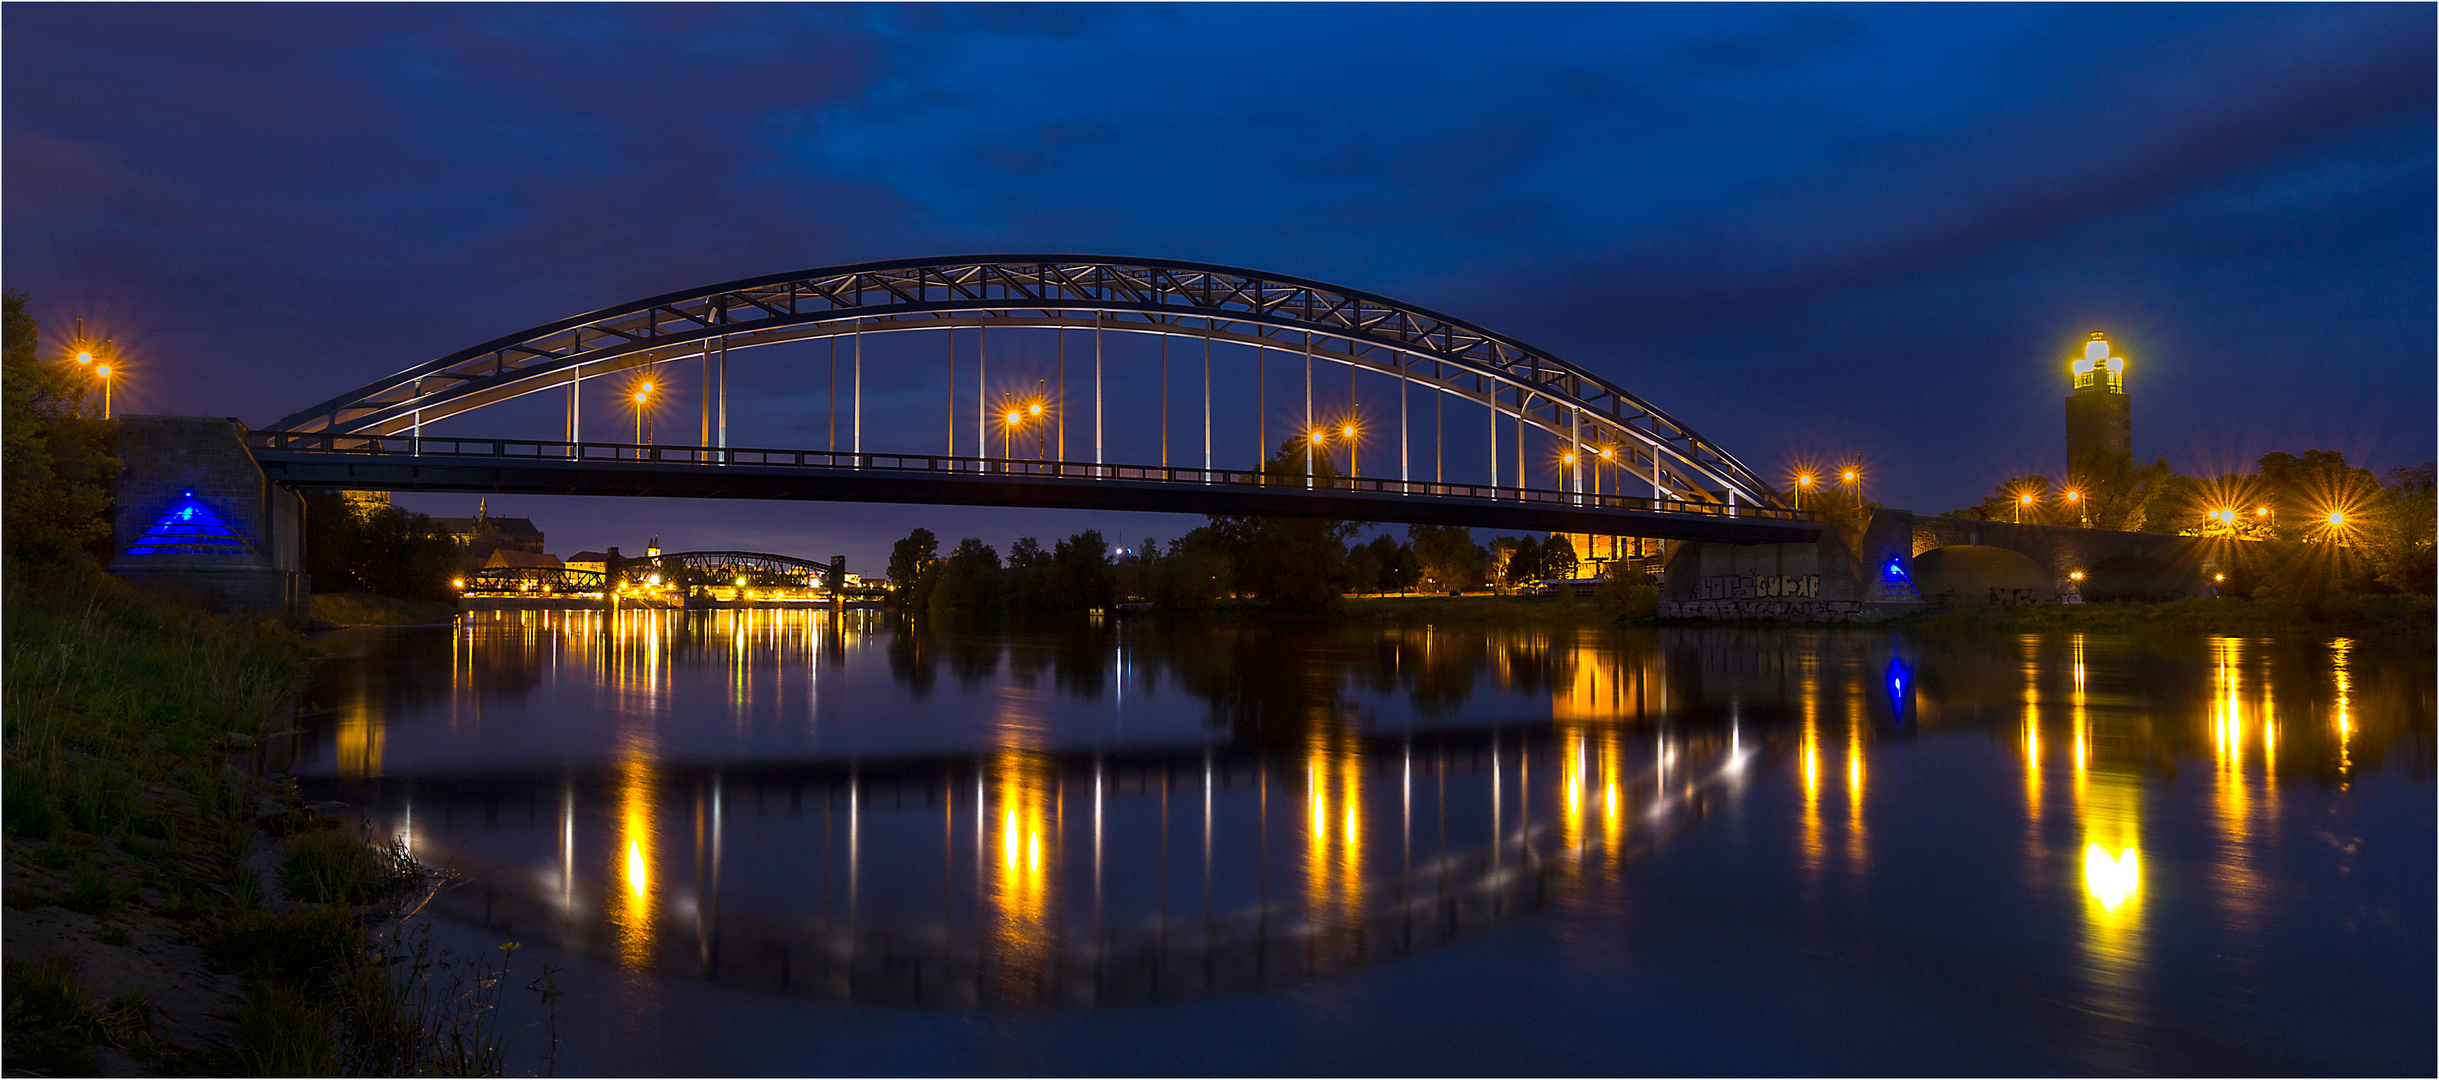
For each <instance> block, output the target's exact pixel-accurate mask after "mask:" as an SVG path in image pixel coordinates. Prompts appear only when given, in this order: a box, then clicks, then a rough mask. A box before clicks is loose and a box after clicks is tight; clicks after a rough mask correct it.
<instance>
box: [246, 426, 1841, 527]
mask: <svg viewBox="0 0 2439 1080" xmlns="http://www.w3.org/2000/svg"><path fill="white" fill-rule="evenodd" d="M246 445H247V446H248V447H249V448H251V449H254V450H266V451H274V452H280V453H309V454H310V453H326V454H347V455H361V454H377V455H395V456H398V457H402V458H417V457H438V458H460V459H463V458H507V459H512V460H530V461H535V462H571V463H578V464H583V463H601V464H617V463H628V464H643V465H677V466H714V467H717V466H730V465H736V466H759V467H777V468H795V469H823V470H835V471H880V472H903V473H922V474H931V475H938V474H943V473H947V474H958V475H971V476H974V477H977V478H999V477H1006V478H1022V479H1036V480H1050V481H1062V480H1082V481H1093V480H1101V481H1113V480H1114V481H1126V482H1132V483H1158V484H1179V485H1190V484H1199V485H1205V486H1222V485H1225V486H1234V487H1270V488H1287V489H1291V490H1292V489H1297V488H1302V489H1306V490H1311V491H1329V492H1351V493H1356V494H1375V495H1400V496H1419V497H1427V498H1443V499H1482V500H1486V501H1496V502H1511V503H1526V504H1542V505H1550V506H1571V507H1584V508H1589V509H1601V510H1640V511H1645V512H1652V513H1666V514H1684V515H1689V516H1699V517H1719V518H1739V519H1757V520H1763V521H1818V520H1821V515H1820V514H1818V513H1816V512H1814V511H1810V510H1788V509H1784V508H1781V507H1769V506H1754V505H1750V504H1744V505H1724V504H1720V503H1706V502H1691V501H1687V500H1682V499H1654V498H1650V497H1647V496H1641V495H1613V494H1606V493H1594V492H1588V491H1565V490H1560V489H1555V488H1527V487H1509V486H1504V485H1497V484H1464V483H1443V482H1437V481H1430V480H1396V479H1388V478H1383V477H1372V476H1311V477H1306V476H1300V475H1294V474H1291V473H1265V472H1257V471H1254V470H1250V469H1202V468H1190V467H1186V466H1171V465H1120V464H1104V463H1099V462H1090V461H1041V460H1036V459H1029V458H983V457H960V456H951V455H947V454H861V453H853V452H847V451H837V450H779V449H764V448H755V447H734V446H730V447H707V446H669V445H656V444H641V443H595V442H586V443H569V442H555V441H551V440H547V439H475V438H456V437H440V436H430V435H424V436H415V435H378V436H374V435H349V434H328V433H324V432H318V431H317V432H297V431H253V432H248V433H247V434H246Z"/></svg>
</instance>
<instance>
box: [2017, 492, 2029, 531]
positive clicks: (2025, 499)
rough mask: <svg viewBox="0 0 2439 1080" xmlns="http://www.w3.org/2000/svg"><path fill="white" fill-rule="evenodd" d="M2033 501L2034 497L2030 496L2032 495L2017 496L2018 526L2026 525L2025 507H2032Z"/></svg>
mask: <svg viewBox="0 0 2439 1080" xmlns="http://www.w3.org/2000/svg"><path fill="white" fill-rule="evenodd" d="M2032 501H2033V497H2032V496H2030V495H2018V496H2016V524H2018V525H2022V524H2024V508H2025V507H2027V506H2031V505H2032Z"/></svg>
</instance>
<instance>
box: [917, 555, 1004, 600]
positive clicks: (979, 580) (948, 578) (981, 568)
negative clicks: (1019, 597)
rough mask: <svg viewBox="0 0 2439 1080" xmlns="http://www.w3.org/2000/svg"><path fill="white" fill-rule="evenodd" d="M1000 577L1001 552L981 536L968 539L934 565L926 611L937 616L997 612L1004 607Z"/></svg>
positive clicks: (926, 598)
mask: <svg viewBox="0 0 2439 1080" xmlns="http://www.w3.org/2000/svg"><path fill="white" fill-rule="evenodd" d="M999 578H1000V569H999V552H996V551H993V550H991V545H989V544H986V543H983V542H982V540H981V539H980V538H978V537H972V536H969V537H966V538H965V539H963V540H960V541H958V542H957V547H956V549H955V550H953V551H951V552H949V554H948V557H947V558H945V559H941V560H940V561H939V562H938V563H937V564H935V565H934V567H933V581H932V586H931V589H930V590H929V591H930V595H929V596H926V597H925V598H924V609H925V610H927V611H929V612H931V613H932V614H935V615H940V614H946V613H949V612H961V613H968V614H975V613H986V612H990V611H995V610H997V609H998V608H999V604H1000V595H999V593H1000V590H999V583H1000V582H999Z"/></svg>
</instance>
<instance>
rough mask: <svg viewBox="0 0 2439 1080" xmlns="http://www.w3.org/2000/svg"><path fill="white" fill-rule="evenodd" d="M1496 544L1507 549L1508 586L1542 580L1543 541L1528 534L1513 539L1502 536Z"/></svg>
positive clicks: (1506, 573)
mask: <svg viewBox="0 0 2439 1080" xmlns="http://www.w3.org/2000/svg"><path fill="white" fill-rule="evenodd" d="M1496 543H1497V544H1500V545H1505V546H1506V547H1507V552H1508V554H1507V563H1506V567H1505V573H1504V575H1503V576H1504V578H1505V580H1506V581H1507V583H1508V584H1510V585H1521V584H1524V583H1525V582H1528V581H1539V580H1541V578H1542V573H1541V541H1538V540H1535V539H1533V534H1531V533H1526V534H1525V535H1523V536H1518V537H1514V538H1512V539H1511V538H1509V537H1505V536H1502V537H1500V538H1499V539H1498V540H1497V541H1496Z"/></svg>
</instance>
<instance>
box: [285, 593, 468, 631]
mask: <svg viewBox="0 0 2439 1080" xmlns="http://www.w3.org/2000/svg"><path fill="white" fill-rule="evenodd" d="M313 617H314V619H315V620H316V621H318V622H325V623H329V624H331V625H333V626H425V625H430V624H434V623H446V622H449V621H450V620H452V619H455V618H456V617H457V607H456V605H454V604H444V603H439V602H437V601H431V600H401V599H398V598H397V597H394V596H375V595H373V594H371V593H361V592H346V593H315V594H313Z"/></svg>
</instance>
